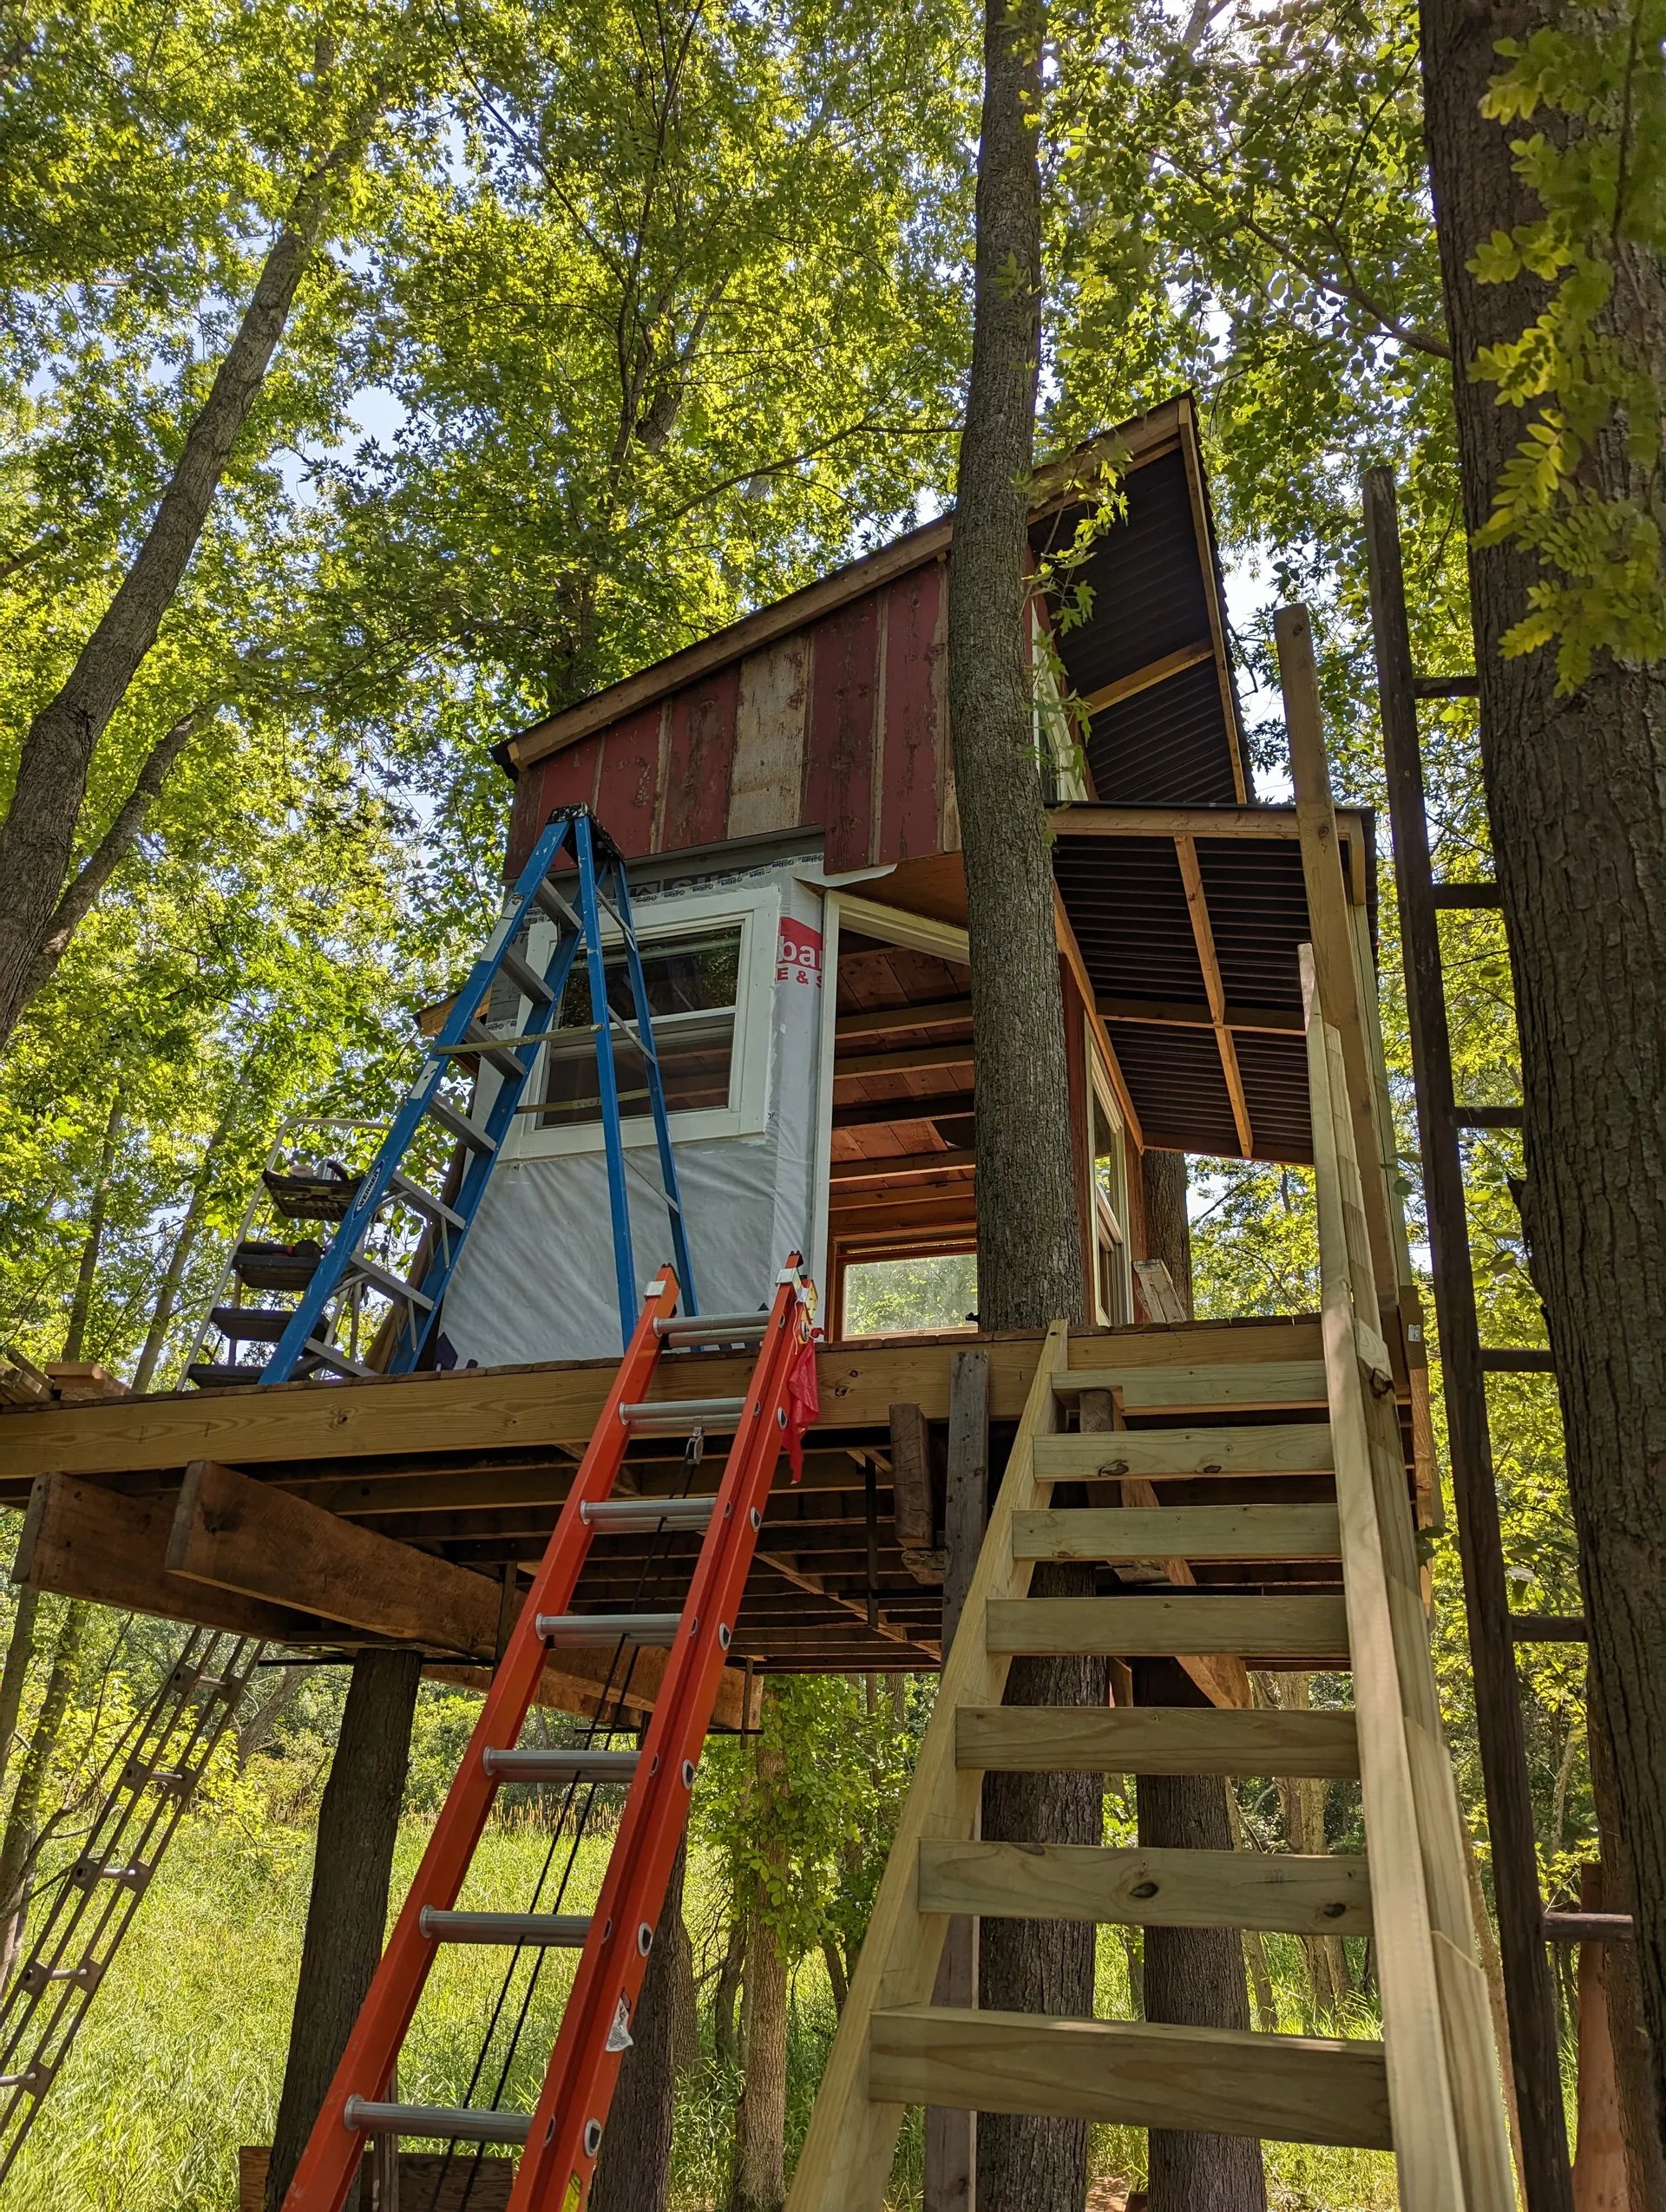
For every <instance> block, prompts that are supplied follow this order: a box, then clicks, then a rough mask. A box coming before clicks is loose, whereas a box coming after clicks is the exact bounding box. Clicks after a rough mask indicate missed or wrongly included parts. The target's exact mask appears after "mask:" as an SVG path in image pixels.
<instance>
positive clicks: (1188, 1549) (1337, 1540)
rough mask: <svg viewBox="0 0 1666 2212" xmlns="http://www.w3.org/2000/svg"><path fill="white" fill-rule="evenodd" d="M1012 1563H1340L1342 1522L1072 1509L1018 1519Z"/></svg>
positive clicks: (1299, 1512)
mask: <svg viewBox="0 0 1666 2212" xmlns="http://www.w3.org/2000/svg"><path fill="white" fill-rule="evenodd" d="M1096 1441H1097V1439H1096ZM1013 1558H1014V1559H1085V1560H1105V1561H1112V1560H1118V1559H1153V1558H1156V1559H1209V1560H1237V1559H1276V1560H1295V1559H1340V1558H1341V1520H1340V1518H1339V1516H1338V1515H1337V1511H1336V1508H1335V1506H1332V1505H1184V1506H1066V1507H1062V1508H1053V1510H1052V1511H1032V1512H1020V1513H1015V1514H1014V1515H1013Z"/></svg>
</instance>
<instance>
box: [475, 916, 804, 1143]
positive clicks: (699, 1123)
mask: <svg viewBox="0 0 1666 2212" xmlns="http://www.w3.org/2000/svg"><path fill="white" fill-rule="evenodd" d="M780 914H781V897H780V893H779V892H778V891H777V890H776V889H775V888H773V887H759V888H758V889H756V890H750V891H749V890H744V889H736V888H731V889H729V890H725V891H721V892H691V893H684V894H682V895H680V896H679V897H676V898H672V899H652V900H644V901H643V902H642V903H641V904H640V905H639V906H637V908H636V909H635V912H634V915H633V919H634V921H635V923H636V933H637V938H638V940H639V942H640V944H641V945H642V946H644V947H645V948H646V946H652V945H653V944H655V943H656V942H657V941H658V940H659V939H660V938H662V937H672V936H682V935H684V934H685V933H687V932H688V931H689V930H691V929H694V928H702V929H703V928H706V927H712V926H721V925H722V924H724V923H725V922H738V923H739V924H740V963H739V976H738V982H737V984H736V988H735V1041H734V1046H733V1050H732V1051H731V1055H730V1060H729V1103H728V1104H727V1105H726V1106H702V1107H696V1108H693V1109H685V1110H683V1111H681V1112H679V1111H677V1110H676V1109H672V1113H671V1115H670V1116H669V1120H670V1124H671V1134H672V1141H673V1142H675V1143H678V1144H688V1143H692V1142H699V1141H700V1140H701V1139H703V1138H706V1137H725V1136H756V1135H758V1134H759V1133H760V1132H761V1131H762V1130H763V1129H764V1127H765V1125H766V1123H767V1122H768V1120H769V1111H770V1037H771V1029H772V1027H773V1015H774V1003H775V959H776V935H777V927H778V925H779V921H780ZM554 936H555V933H554V924H553V923H549V922H543V921H540V922H538V923H536V924H535V926H534V927H533V930H532V933H531V941H530V946H529V948H528V949H529V957H530V959H531V963H532V965H533V966H534V967H535V968H538V969H539V970H542V968H543V967H544V965H545V964H546V963H547V962H548V959H549V956H550V952H551V951H552V950H553V948H554ZM602 942H603V944H604V946H608V947H611V946H616V945H618V944H619V943H620V932H619V930H618V929H617V928H616V927H615V926H613V924H612V923H610V922H609V923H604V925H603V929H602ZM521 1006H522V1011H523V1012H524V1010H525V1006H526V1002H525V1000H524V999H523V1000H522V1001H521ZM547 1049H548V1048H547V1047H545V1046H540V1047H539V1051H538V1064H537V1066H536V1067H535V1069H534V1070H533V1073H532V1081H531V1082H530V1083H528V1086H527V1097H528V1102H530V1101H531V1100H532V1099H534V1098H538V1097H541V1096H542V1095H543V1085H544V1058H545V1054H546V1051H547ZM517 1121H518V1122H519V1123H520V1124H521V1126H520V1127H518V1128H517V1129H516V1130H515V1135H513V1136H512V1137H511V1138H510V1140H509V1142H508V1145H507V1146H506V1147H505V1153H506V1156H507V1157H508V1158H510V1159H514V1160H560V1159H567V1158H571V1157H572V1156H573V1155H574V1154H576V1153H585V1152H600V1150H601V1149H602V1147H603V1144H604V1142H605V1139H604V1136H603V1133H602V1126H601V1123H600V1121H594V1122H580V1123H578V1124H577V1125H576V1126H575V1127H574V1128H570V1129H539V1128H538V1127H537V1126H536V1121H537V1117H536V1116H535V1115H532V1114H524V1115H521V1116H517ZM620 1131H621V1133H622V1135H623V1136H624V1140H625V1143H626V1148H627V1149H640V1148H641V1147H642V1146H645V1145H652V1144H653V1142H654V1127H653V1116H652V1115H651V1114H640V1115H632V1116H630V1117H629V1118H628V1119H626V1120H624V1121H622V1122H620Z"/></svg>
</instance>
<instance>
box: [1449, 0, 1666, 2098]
mask: <svg viewBox="0 0 1666 2212" xmlns="http://www.w3.org/2000/svg"><path fill="white" fill-rule="evenodd" d="M1558 12H1559V11H1558V10H1557V9H1556V7H1555V6H1554V4H1553V0H1424V4H1423V7H1422V10H1421V23H1422V46H1423V82H1424V101H1425V112H1426V118H1427V121H1426V129H1427V140H1428V149H1429V160H1430V171H1431V176H1432V180H1433V188H1434V198H1435V213H1436V223H1437V229H1438V233H1439V239H1440V261H1441V272H1442V279H1443V284H1444V289H1445V294H1446V310H1447V317H1448V321H1449V324H1450V327H1451V331H1452V338H1453V392H1454V398H1455V403H1456V410H1457V420H1458V433H1459V461H1460V465H1461V474H1462V482H1463V497H1464V514H1465V520H1466V523H1467V525H1468V527H1469V528H1470V530H1471V531H1472V532H1473V531H1475V530H1477V529H1479V527H1480V526H1481V525H1482V524H1483V523H1484V522H1485V521H1486V520H1487V518H1488V515H1489V514H1490V512H1491V509H1492V499H1493V493H1494V489H1495V488H1496V486H1497V484H1498V481H1499V472H1500V469H1501V468H1502V467H1503V465H1504V463H1505V461H1506V460H1507V459H1508V458H1509V456H1510V455H1511V453H1512V450H1513V449H1514V447H1515V445H1516V442H1517V441H1518V437H1519V435H1520V433H1521V429H1522V427H1523V426H1522V418H1521V416H1520V415H1519V414H1518V412H1517V411H1516V410H1514V409H1509V408H1502V407H1499V405H1497V404H1496V396H1495V393H1494V391H1493V389H1492V387H1490V386H1488V385H1486V384H1479V383H1473V382H1472V381H1471V379H1470V375H1469V370H1470V366H1471V364H1472V363H1473V361H1474V359H1475V357H1476V353H1477V350H1478V349H1479V348H1480V347H1481V346H1483V345H1486V344H1493V343H1497V342H1499V341H1503V340H1506V339H1509V338H1512V337H1515V336H1516V335H1517V334H1518V332H1519V331H1520V330H1521V328H1522V327H1523V325H1524V324H1525V322H1526V321H1527V320H1528V319H1529V318H1530V317H1532V315H1533V314H1534V313H1535V312H1536V311H1538V305H1539V304H1540V300H1541V298H1542V295H1541V294H1540V293H1539V292H1538V291H1537V289H1536V287H1535V286H1534V285H1532V284H1531V283H1525V282H1523V283H1516V284H1511V285H1478V284H1477V283H1476V282H1475V281H1474V279H1473V278H1472V277H1471V276H1470V275H1469V273H1468V272H1467V270H1466V267H1465V263H1466V260H1467V259H1468V257H1469V256H1470V254H1471V253H1472V252H1473V251H1474V249H1475V247H1476V245H1478V244H1479V242H1480V241H1481V240H1483V239H1486V238H1487V237H1489V236H1490V235H1491V234H1492V232H1494V231H1497V230H1508V229H1510V228H1512V226H1515V225H1516V224H1518V223H1520V222H1523V221H1525V220H1528V219H1532V216H1533V215H1534V214H1535V213H1537V205H1536V203H1535V202H1534V201H1533V200H1532V197H1531V195H1530V194H1529V193H1527V192H1526V191H1525V188H1524V187H1523V186H1522V185H1521V183H1520V182H1519V181H1518V179H1517V178H1516V176H1515V175H1514V173H1513V172H1512V167H1511V160H1510V154H1509V140H1510V138H1511V137H1512V135H1516V133H1515V132H1512V131H1506V130H1505V129H1502V128H1499V126H1498V125H1496V124H1494V123H1492V122H1490V121H1486V120H1485V119H1484V118H1483V117H1482V116H1481V115H1479V112H1478V103H1479V101H1480V99H1481V97H1482V95H1483V93H1484V91H1485V89H1486V84H1487V82H1488V80H1489V78H1490V77H1491V76H1492V74H1493V73H1494V71H1495V70H1496V69H1497V68H1498V67H1499V62H1498V60H1497V56H1496V52H1495V49H1496V44H1497V42H1498V41H1499V39H1501V38H1512V37H1513V38H1517V39H1525V38H1527V37H1529V36H1531V35H1532V32H1533V31H1534V29H1537V28H1538V27H1539V26H1540V25H1541V24H1543V23H1549V22H1551V21H1553V20H1555V19H1556V17H1557V16H1558ZM1621 252H1622V259H1623V266H1622V268H1621V271H1620V277H1619V281H1618V283H1617V285H1616V287H1615V292H1614V298H1613V301H1612V303H1611V304H1610V309H1609V310H1608V311H1607V313H1608V319H1609V329H1610V334H1618V335H1623V337H1626V338H1627V339H1628V340H1629V342H1630V344H1633V345H1635V346H1636V349H1637V350H1639V351H1640V352H1641V354H1642V355H1643V357H1644V358H1648V359H1653V360H1655V361H1658V360H1659V359H1660V358H1661V357H1662V354H1663V350H1666V269H1663V266H1662V263H1661V260H1660V259H1659V257H1658V256H1657V255H1652V254H1650V253H1647V252H1643V251H1641V250H1639V249H1637V248H1636V247H1631V246H1624V247H1622V249H1621ZM1583 474H1584V479H1585V481H1587V482H1588V483H1589V484H1590V485H1591V487H1592V488H1595V489H1597V490H1598V491H1602V492H1605V493H1610V494H1617V493H1625V494H1630V495H1631V496H1633V497H1638V496H1644V497H1646V496H1647V490H1648V488H1647V486H1646V483H1645V482H1644V480H1643V469H1642V468H1641V467H1640V465H1639V464H1637V463H1636V462H1635V461H1632V460H1631V459H1630V457H1629V456H1628V455H1627V453H1626V450H1625V442H1624V436H1623V429H1619V428H1615V429H1609V430H1607V431H1604V433H1603V434H1602V435H1600V436H1599V437H1598V439H1597V442H1596V445H1595V447H1594V448H1593V450H1592V452H1591V455H1590V456H1589V458H1588V460H1587V461H1586V462H1585V463H1584V469H1583ZM1537 573H1538V571H1537V562H1536V560H1535V559H1534V558H1533V557H1532V556H1529V555H1527V554H1525V553H1523V552H1521V551H1520V550H1519V549H1518V548H1517V547H1516V546H1512V545H1510V544H1505V545H1501V546H1485V547H1473V549H1472V552H1471V555H1470V583H1471V590H1472V594H1473V607H1474V617H1475V631H1476V651H1477V666H1478V669H1479V676H1480V712H1481V727H1482V729H1483V730H1484V732H1485V743H1484V746H1483V766H1484V769H1485V774H1486V791H1487V803H1488V808H1489V812H1490V815H1491V819H1492V835H1493V844H1494V851H1495V861H1496V865H1497V871H1498V879H1499V886H1500V889H1501V893H1502V898H1503V906H1504V913H1505V921H1506V924H1507V926H1508V930H1509V935H1510V944H1511V959H1512V970H1513V975H1514V982H1515V997H1516V1008H1517V1017H1518V1024H1519V1028H1520V1034H1521V1057H1522V1067H1523V1075H1524V1078H1525V1105H1526V1120H1525V1150H1526V1167H1527V1175H1526V1191H1525V1199H1524V1206H1523V1211H1524V1215H1525V1221H1526V1227H1527V1232H1528V1238H1529V1241H1530V1244H1531V1247H1532V1253H1533V1266H1534V1279H1535V1282H1536V1284H1537V1286H1538V1291H1539V1293H1540V1296H1541V1297H1542V1299H1543V1300H1544V1304H1545V1312H1546V1315H1547V1318H1548V1321H1549V1326H1550V1335H1551V1346H1552V1349H1553V1351H1554V1353H1555V1356H1556V1365H1557V1373H1558V1384H1559V1388H1560V1391H1561V1399H1562V1411H1563V1417H1564V1424H1565V1428H1566V1433H1567V1464H1568V1481H1569V1488H1570V1491H1571V1498H1572V1505H1573V1512H1574V1519H1575V1523H1576V1527H1577V1532H1578V1537H1579V1549H1580V1573H1581V1578H1582V1580H1583V1583H1584V1603H1585V1616H1586V1619H1587V1620H1588V1622H1589V1623H1590V1633H1591V1661H1592V1666H1593V1670H1594V1672H1595V1676H1596V1679H1597V1685H1598V1688H1599V1691H1600V1693H1601V1697H1602V1699H1603V1702H1604V1706H1605V1708H1606V1711H1607V1713H1608V1717H1609V1722H1610V1748H1611V1751H1612V1758H1613V1785H1614V1801H1615V1805H1616V1808H1617V1821H1618V1827H1619V1830H1620V1834H1619V1836H1618V1837H1617V1838H1616V1839H1615V1841H1616V1844H1617V1846H1618V1847H1620V1848H1623V1854H1624V1856H1625V1859H1626V1861H1627V1862H1628V1863H1627V1864H1625V1865H1623V1866H1619V1867H1616V1868H1612V1869H1611V1870H1612V1871H1614V1872H1615V1873H1617V1875H1619V1877H1620V1878H1621V1879H1622V1881H1623V1882H1629V1884H1630V1888H1631V1892H1632V1895H1633V1897H1634V1900H1635V1904H1636V1918H1637V1938H1638V1944H1637V1960H1638V1967H1639V1972H1640V1979H1641V1986H1642V2001H1643V2012H1644V2014H1645V2016H1646V2019H1647V2024H1648V2027H1649V2031H1650V2039H1651V2042H1652V2050H1651V2052H1650V2082H1651V2091H1652V2094H1651V2106H1652V2111H1651V2113H1650V2120H1651V2122H1652V2124H1653V2126H1654V2129H1655V2130H1656V2134H1657V2135H1658V2136H1660V2137H1661V2138H1662V2139H1663V2141H1666V2071H1663V2065H1662V2056H1661V2054H1662V2052H1663V2049H1666V1792H1663V1791H1662V1790H1661V1787H1660V1777H1661V1776H1662V1774H1663V1773H1666V1544H1663V1539H1662V1535H1661V1516H1660V1500H1661V1495H1662V1492H1663V1488H1666V1330H1663V1329H1662V1327H1661V1323H1660V1317H1661V1314H1662V1312H1666V667H1658V666H1657V667H1655V668H1653V669H1639V668H1627V667H1622V666H1619V665H1617V664H1615V663H1614V662H1613V661H1612V660H1611V658H1609V657H1608V656H1606V655H1601V656H1599V657H1598V658H1597V663H1596V665H1595V667H1594V668H1593V670H1592V672H1591V676H1590V677H1589V678H1588V680H1587V681H1586V682H1585V683H1584V684H1582V685H1581V686H1580V687H1579V689H1578V690H1577V691H1576V692H1574V693H1573V694H1572V695H1571V697H1558V695H1557V692H1556V689H1555V669H1554V666H1553V663H1552V658H1551V656H1550V655H1549V654H1547V653H1546V652H1545V651H1538V652H1535V653H1532V654H1530V655H1528V656H1526V657H1525V658H1520V659H1513V660H1505V658H1503V657H1502V653H1501V651H1500V643H1501V639H1502V638H1503V635H1504V633H1505V631H1506V630H1507V629H1508V628H1509V626H1510V625H1512V623H1513V622H1515V621H1516V620H1517V619H1518V618H1519V617H1520V616H1521V615H1522V614H1523V613H1524V612H1525V609H1526V595H1527V590H1528V586H1529V585H1530V584H1531V583H1532V581H1533V580H1534V579H1535V577H1536V575H1537ZM1607 1848H1608V1847H1607V1844H1606V1842H1605V1850H1606V1849H1607Z"/></svg>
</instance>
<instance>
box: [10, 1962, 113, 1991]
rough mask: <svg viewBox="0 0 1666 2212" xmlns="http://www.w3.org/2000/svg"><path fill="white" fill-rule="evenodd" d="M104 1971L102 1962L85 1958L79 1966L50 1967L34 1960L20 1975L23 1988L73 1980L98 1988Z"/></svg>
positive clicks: (19, 1979)
mask: <svg viewBox="0 0 1666 2212" xmlns="http://www.w3.org/2000/svg"><path fill="white" fill-rule="evenodd" d="M103 1973H104V1968H103V1965H102V1962H99V1961H96V1960H90V1959H83V1960H82V1961H81V1963H80V1965H79V1966H75V1967H48V1966H44V1965H43V1964H42V1963H41V1961H40V1960H31V1961H30V1964H29V1965H28V1966H26V1967H24V1968H23V1972H22V1973H20V1974H19V1975H18V1977H17V1979H18V1981H19V1982H20V1983H21V1984H22V1986H23V1988H25V1989H30V1990H34V1989H44V1988H45V1987H46V1986H47V1984H48V1983H49V1982H51V1981H73V1982H77V1983H79V1984H80V1986H81V1987H82V1988H83V1989H96V1988H97V1987H98V1985H99V1982H100V1980H101V1979H102V1975H103Z"/></svg>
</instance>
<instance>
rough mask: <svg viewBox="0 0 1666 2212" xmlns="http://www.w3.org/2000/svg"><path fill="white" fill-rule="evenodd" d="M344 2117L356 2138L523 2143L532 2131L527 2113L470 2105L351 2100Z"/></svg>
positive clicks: (362, 2098)
mask: <svg viewBox="0 0 1666 2212" xmlns="http://www.w3.org/2000/svg"><path fill="white" fill-rule="evenodd" d="M342 2117H343V2119H344V2121H345V2123H346V2124H347V2126H348V2127H350V2128H351V2129H352V2130H353V2131H354V2133H355V2134H357V2135H431V2136H437V2137H439V2139H440V2141H441V2142H442V2143H524V2142H525V2141H526V2139H527V2137H528V2135H529V2134H530V2133H531V2131H532V2118H531V2116H530V2114H528V2113H526V2112H495V2111H490V2110H489V2108H485V2107H482V2106H480V2105H469V2104H376V2103H373V2102H372V2101H371V2099H370V2098H369V2097H349V2098H348V2099H347V2104H346V2109H345V2111H344V2112H343V2114H342Z"/></svg>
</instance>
